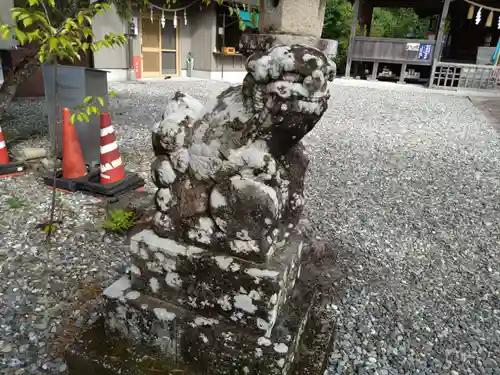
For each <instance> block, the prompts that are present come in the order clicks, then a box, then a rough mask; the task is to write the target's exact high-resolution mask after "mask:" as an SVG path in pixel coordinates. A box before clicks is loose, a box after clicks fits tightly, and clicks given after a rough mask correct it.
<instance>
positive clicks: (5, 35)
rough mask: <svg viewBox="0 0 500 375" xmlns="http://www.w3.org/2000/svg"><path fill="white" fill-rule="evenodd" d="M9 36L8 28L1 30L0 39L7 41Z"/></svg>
mask: <svg viewBox="0 0 500 375" xmlns="http://www.w3.org/2000/svg"><path fill="white" fill-rule="evenodd" d="M9 36H10V30H9V29H8V28H5V29H3V30H2V39H8V38H9Z"/></svg>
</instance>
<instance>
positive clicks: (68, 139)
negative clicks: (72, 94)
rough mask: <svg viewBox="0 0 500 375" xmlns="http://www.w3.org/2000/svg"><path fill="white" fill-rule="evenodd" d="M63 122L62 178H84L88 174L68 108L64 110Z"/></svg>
mask: <svg viewBox="0 0 500 375" xmlns="http://www.w3.org/2000/svg"><path fill="white" fill-rule="evenodd" d="M62 120H63V124H62V177H63V178H65V179H74V178H80V177H83V176H85V175H86V174H87V168H86V166H85V161H84V159H83V153H82V148H81V147H80V142H79V140H78V135H77V134H76V129H75V126H74V125H73V124H72V123H71V112H70V110H69V109H68V108H64V109H63V110H62Z"/></svg>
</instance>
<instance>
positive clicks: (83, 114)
mask: <svg viewBox="0 0 500 375" xmlns="http://www.w3.org/2000/svg"><path fill="white" fill-rule="evenodd" d="M81 115H82V119H83V121H85V122H89V121H90V119H89V116H87V114H86V113H81Z"/></svg>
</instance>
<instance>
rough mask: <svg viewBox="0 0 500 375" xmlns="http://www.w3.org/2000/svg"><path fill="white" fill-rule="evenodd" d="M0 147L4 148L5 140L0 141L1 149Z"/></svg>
mask: <svg viewBox="0 0 500 375" xmlns="http://www.w3.org/2000/svg"><path fill="white" fill-rule="evenodd" d="M1 131H2V130H1V129H0V132H1ZM2 148H5V142H4V141H2V142H0V150H1V149H2Z"/></svg>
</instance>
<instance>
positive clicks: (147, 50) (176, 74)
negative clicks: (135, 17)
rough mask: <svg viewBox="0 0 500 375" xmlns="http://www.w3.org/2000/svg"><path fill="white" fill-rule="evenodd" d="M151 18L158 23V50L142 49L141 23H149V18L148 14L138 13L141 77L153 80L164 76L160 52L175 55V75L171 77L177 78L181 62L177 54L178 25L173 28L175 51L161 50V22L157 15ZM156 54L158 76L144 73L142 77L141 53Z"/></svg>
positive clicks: (142, 60)
mask: <svg viewBox="0 0 500 375" xmlns="http://www.w3.org/2000/svg"><path fill="white" fill-rule="evenodd" d="M153 18H154V19H155V21H158V38H159V48H152V47H145V48H144V47H143V46H142V35H143V28H142V23H143V22H144V21H146V22H147V21H149V22H151V16H150V15H149V14H148V15H146V14H145V13H143V12H141V13H140V17H139V19H140V37H139V43H140V50H141V77H144V78H154V77H162V76H164V74H163V73H162V52H173V53H175V64H176V69H175V71H176V72H175V74H171V76H173V77H178V76H180V72H181V61H180V53H179V47H180V23H179V22H177V27H176V28H175V50H173V49H163V48H161V47H162V46H161V41H162V30H161V29H162V27H161V20H160V16H159V15H153ZM169 21H170V22H172V19H167V22H169ZM177 21H178V20H177ZM143 51H144V52H157V53H158V59H159V64H160V65H159V71H158V75H155V73H151V72H146V75H144V55H143V53H142V52H143Z"/></svg>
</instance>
